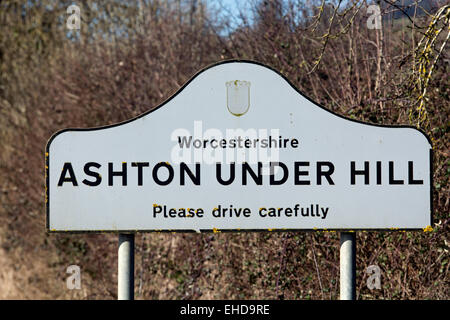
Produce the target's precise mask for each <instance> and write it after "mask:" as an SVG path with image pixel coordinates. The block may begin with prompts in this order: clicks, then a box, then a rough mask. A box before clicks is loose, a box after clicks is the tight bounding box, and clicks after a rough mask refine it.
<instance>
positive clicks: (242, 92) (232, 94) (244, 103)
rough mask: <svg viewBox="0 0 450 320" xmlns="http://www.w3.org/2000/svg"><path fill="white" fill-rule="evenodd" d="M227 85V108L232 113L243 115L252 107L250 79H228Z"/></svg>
mask: <svg viewBox="0 0 450 320" xmlns="http://www.w3.org/2000/svg"><path fill="white" fill-rule="evenodd" d="M225 85H226V87H227V108H228V111H230V112H231V114H233V115H235V116H238V117H239V116H242V115H243V114H245V113H246V112H247V111H248V109H249V108H250V82H249V81H240V80H234V81H228V82H226V83H225Z"/></svg>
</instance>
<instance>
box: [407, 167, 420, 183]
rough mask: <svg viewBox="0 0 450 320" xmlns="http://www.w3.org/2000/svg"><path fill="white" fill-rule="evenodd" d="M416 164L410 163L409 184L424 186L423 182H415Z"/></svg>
mask: <svg viewBox="0 0 450 320" xmlns="http://www.w3.org/2000/svg"><path fill="white" fill-rule="evenodd" d="M413 170H414V163H413V162H412V161H408V183H409V184H423V180H414V171H413Z"/></svg>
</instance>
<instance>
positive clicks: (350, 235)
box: [340, 232, 356, 300]
mask: <svg viewBox="0 0 450 320" xmlns="http://www.w3.org/2000/svg"><path fill="white" fill-rule="evenodd" d="M340 250H341V252H340V299H341V300H355V299H356V233H355V232H341V249H340Z"/></svg>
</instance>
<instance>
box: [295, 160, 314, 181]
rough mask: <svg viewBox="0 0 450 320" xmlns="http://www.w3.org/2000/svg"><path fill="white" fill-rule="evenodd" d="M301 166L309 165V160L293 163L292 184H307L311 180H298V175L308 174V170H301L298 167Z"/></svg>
mask: <svg viewBox="0 0 450 320" xmlns="http://www.w3.org/2000/svg"><path fill="white" fill-rule="evenodd" d="M301 166H309V162H307V161H299V162H297V161H296V162H295V163H294V184H295V185H309V184H311V182H310V181H309V180H308V181H305V180H300V176H307V175H308V174H309V172H308V171H301V170H300V167H301Z"/></svg>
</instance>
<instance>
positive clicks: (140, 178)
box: [131, 162, 149, 186]
mask: <svg viewBox="0 0 450 320" xmlns="http://www.w3.org/2000/svg"><path fill="white" fill-rule="evenodd" d="M131 166H132V167H137V168H138V186H142V185H143V184H144V175H143V171H144V167H148V166H149V163H148V162H133V163H132V164H131Z"/></svg>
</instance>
